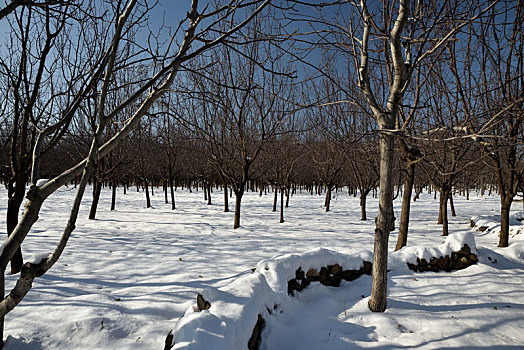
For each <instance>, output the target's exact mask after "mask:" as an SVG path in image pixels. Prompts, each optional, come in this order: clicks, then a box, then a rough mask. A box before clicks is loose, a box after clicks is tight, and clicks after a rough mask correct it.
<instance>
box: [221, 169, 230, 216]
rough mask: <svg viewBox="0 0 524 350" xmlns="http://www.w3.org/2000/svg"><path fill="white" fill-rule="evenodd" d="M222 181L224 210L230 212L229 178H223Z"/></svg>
mask: <svg viewBox="0 0 524 350" xmlns="http://www.w3.org/2000/svg"><path fill="white" fill-rule="evenodd" d="M222 183H223V185H224V212H225V213H227V212H229V199H228V196H227V180H226V179H225V177H224V178H222Z"/></svg>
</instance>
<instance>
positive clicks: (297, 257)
mask: <svg viewBox="0 0 524 350" xmlns="http://www.w3.org/2000/svg"><path fill="white" fill-rule="evenodd" d="M363 261H373V255H372V254H371V252H369V251H364V252H360V253H357V254H355V255H354V256H350V255H345V254H341V253H338V252H336V251H332V250H329V249H325V248H315V249H313V250H311V251H309V252H306V253H295V254H285V255H280V256H276V257H273V258H272V259H269V260H262V261H260V262H259V263H258V264H257V267H256V272H257V273H261V274H263V275H264V276H265V277H266V279H267V282H268V284H269V285H270V286H271V288H272V289H273V290H274V291H275V292H276V293H287V281H289V280H290V279H292V278H295V271H296V270H297V269H298V268H299V267H302V270H303V271H308V270H309V269H317V270H319V269H320V268H321V267H324V266H328V265H334V264H339V265H340V266H342V267H343V268H344V270H358V269H360V268H361V267H362V265H363V264H362V262H363Z"/></svg>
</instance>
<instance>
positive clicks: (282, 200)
mask: <svg viewBox="0 0 524 350" xmlns="http://www.w3.org/2000/svg"><path fill="white" fill-rule="evenodd" d="M283 222H284V188H283V187H280V223H283Z"/></svg>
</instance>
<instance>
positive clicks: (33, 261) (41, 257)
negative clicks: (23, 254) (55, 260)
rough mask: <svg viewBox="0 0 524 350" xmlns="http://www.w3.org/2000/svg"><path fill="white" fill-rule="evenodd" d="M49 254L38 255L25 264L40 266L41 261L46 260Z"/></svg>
mask: <svg viewBox="0 0 524 350" xmlns="http://www.w3.org/2000/svg"><path fill="white" fill-rule="evenodd" d="M49 255H51V253H39V254H35V255H33V256H31V258H29V260H27V262H29V263H31V264H40V263H41V262H42V260H44V259H47V258H48V257H49Z"/></svg>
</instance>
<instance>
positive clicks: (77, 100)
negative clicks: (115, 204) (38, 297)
mask: <svg viewBox="0 0 524 350" xmlns="http://www.w3.org/2000/svg"><path fill="white" fill-rule="evenodd" d="M137 3H138V1H136V0H130V1H128V2H127V3H126V4H123V3H122V2H120V1H119V2H117V3H114V2H111V3H110V4H108V6H109V8H108V9H107V10H108V11H107V12H105V13H104V15H105V16H107V17H105V18H103V20H102V19H100V22H99V23H98V24H102V25H105V26H107V27H105V28H103V33H104V35H102V36H101V38H105V37H106V35H107V38H108V39H109V40H107V41H105V40H100V38H98V37H97V38H96V40H97V43H98V44H99V45H97V46H95V47H97V48H99V49H100V51H99V53H100V54H99V55H98V56H95V59H93V62H92V64H93V67H94V69H93V70H91V71H89V70H87V72H86V73H85V76H81V77H82V79H77V80H74V82H75V86H74V87H72V88H71V93H70V94H69V95H68V96H70V98H69V101H70V103H69V104H67V105H62V106H61V108H60V109H61V113H59V114H58V115H59V117H58V118H57V119H56V120H51V121H50V122H49V123H46V124H45V125H40V126H39V125H38V123H33V126H34V128H35V129H34V132H35V134H36V137H35V138H34V140H35V141H34V147H33V148H32V150H33V151H32V154H31V155H27V154H26V155H25V156H26V157H28V159H29V161H28V162H29V165H28V166H29V167H30V168H31V172H30V174H31V186H30V188H29V190H28V191H27V192H26V198H27V203H26V206H25V210H24V212H23V214H22V216H21V217H20V219H19V220H18V224H17V225H16V227H15V228H14V229H13V231H12V232H11V235H10V236H9V237H8V239H7V240H6V241H5V244H4V249H3V251H2V253H1V254H0V266H1V268H2V274H1V283H0V289H1V290H2V291H3V290H4V274H5V269H6V267H7V265H8V263H9V261H10V260H11V259H12V258H13V256H14V255H15V253H16V252H17V251H18V250H19V248H20V245H21V244H22V242H23V241H24V239H25V237H26V236H27V234H28V232H29V230H30V229H31V227H32V226H33V225H34V224H35V222H36V221H37V220H38V214H39V211H40V208H41V206H42V203H43V202H44V201H45V200H46V199H47V198H48V197H49V196H50V195H51V194H52V193H53V192H55V191H56V190H57V189H59V188H60V187H61V186H63V185H65V184H66V183H68V182H69V181H71V180H72V179H74V178H75V177H77V176H79V175H82V177H81V180H80V184H79V186H78V188H77V190H78V192H77V196H76V197H75V200H74V203H73V206H72V209H71V214H70V218H69V220H68V223H67V225H66V228H65V229H64V232H63V235H62V237H61V239H60V241H59V243H58V244H57V246H56V248H55V250H54V252H53V253H51V254H50V255H49V256H48V257H47V258H45V259H43V260H42V261H40V262H36V263H31V262H27V263H25V264H24V265H23V266H22V270H21V274H20V277H19V279H18V281H17V283H16V285H15V286H14V288H13V289H12V291H11V292H10V293H9V294H8V295H7V296H6V297H5V298H3V300H2V301H1V302H0V316H1V317H2V318H3V317H4V316H5V315H6V314H7V313H8V312H10V311H11V310H12V309H13V308H14V307H16V306H17V305H18V303H20V302H21V300H22V299H23V298H24V296H25V295H26V293H27V292H28V291H29V290H30V289H31V286H32V283H33V280H34V279H35V278H36V277H38V276H42V275H43V274H45V273H46V271H48V270H49V269H50V268H51V267H52V266H53V265H54V264H55V263H56V261H57V260H58V259H59V257H60V255H61V254H62V252H63V250H64V248H65V246H66V244H67V242H68V240H69V237H70V235H71V232H72V231H73V230H74V229H75V223H76V219H77V216H78V210H79V206H80V202H81V199H82V196H83V194H84V191H85V188H86V185H87V181H88V179H89V177H90V176H91V174H92V171H93V168H94V164H95V163H96V160H97V159H100V158H102V157H104V156H105V155H106V154H107V153H109V152H110V151H111V150H112V149H113V148H114V147H116V146H117V145H118V144H119V143H120V142H122V141H123V140H124V139H125V138H126V136H127V135H129V133H130V132H131V131H132V130H133V128H134V127H135V126H136V125H137V124H138V123H139V122H140V120H141V118H142V117H143V116H144V115H145V114H146V112H147V111H148V110H149V109H150V108H151V107H152V106H153V104H154V103H155V102H156V101H157V100H158V99H159V98H160V96H162V95H163V94H164V93H165V92H166V91H167V89H168V88H169V87H170V86H171V85H172V84H173V81H174V80H175V77H176V76H177V73H178V72H179V70H180V67H181V65H182V64H183V63H184V62H187V61H189V60H191V59H193V58H195V57H197V56H199V55H201V54H202V53H203V52H205V51H206V50H208V49H210V48H212V47H214V46H216V45H218V44H221V43H222V42H223V41H224V40H225V39H226V38H228V37H229V36H230V35H231V34H233V33H237V32H238V31H239V30H240V29H241V28H242V27H244V26H245V25H246V24H247V23H248V22H249V21H251V19H252V18H254V17H255V16H256V15H257V14H258V13H259V12H261V11H262V10H263V9H264V8H265V7H266V6H267V5H268V3H269V1H260V2H258V1H255V2H253V1H251V2H249V3H247V2H243V1H241V2H235V3H233V4H226V5H225V6H223V7H218V8H217V9H216V10H209V12H206V11H207V8H206V10H204V11H203V12H202V13H199V12H198V1H197V0H193V1H192V3H191V7H190V11H189V12H188V15H187V18H185V19H184V20H182V22H181V23H180V25H179V27H178V28H179V29H180V28H182V27H183V26H184V27H185V32H184V33H183V34H184V35H183V38H182V39H181V42H180V44H179V45H178V51H177V52H176V53H174V54H171V53H170V52H167V53H166V54H165V55H164V57H163V60H162V65H161V66H158V67H156V69H155V70H154V71H153V72H152V75H150V76H149V77H148V79H147V80H146V81H141V82H138V83H137V84H136V85H137V86H136V88H135V89H134V92H133V93H132V94H131V95H129V96H127V97H126V98H125V99H123V100H122V101H121V102H120V104H119V105H118V106H117V107H116V108H113V109H111V110H107V109H106V108H105V107H106V100H107V96H108V94H107V93H108V91H109V90H110V89H111V88H113V85H112V83H113V79H111V78H112V77H113V74H114V72H115V70H116V69H118V65H117V63H118V60H117V57H118V55H119V53H120V52H121V51H120V50H121V48H122V47H121V45H120V43H121V41H122V39H124V38H125V37H126V34H127V33H128V32H127V30H126V28H128V26H133V25H137V23H139V21H140V19H141V18H142V16H141V13H143V12H144V11H146V12H147V11H148V10H149V8H148V7H147V5H141V4H137ZM247 5H249V6H250V7H249V8H247ZM64 6H68V5H67V4H66V5H64ZM144 6H145V7H144ZM238 9H245V11H242V14H243V15H245V16H242V15H241V14H240V12H239V11H238ZM83 10H84V11H85V9H83ZM137 10H138V13H137V12H136V11H137ZM24 11H25V10H24ZM59 13H69V12H66V11H65V10H64V9H62V11H60V12H59ZM235 14H237V15H238V16H235ZM240 17H242V19H241V20H240V21H239V22H237V21H236V19H238V18H240ZM43 18H44V19H45V18H46V17H45V15H44V17H43ZM53 18H54V17H53ZM93 18H95V19H97V20H98V19H99V18H100V17H97V16H93ZM213 18H214V19H213ZM217 18H218V20H217ZM233 18H234V20H233ZM224 21H225V22H227V23H228V24H230V26H229V27H226V28H225V30H221V31H220V32H219V33H217V31H215V30H214V29H215V28H216V26H217V24H218V23H223V22H224ZM24 23H25V22H24ZM58 25H59V26H60V25H61V24H60V23H59V24H58ZM199 26H202V29H201V30H200V31H199V32H197V31H196V29H197V27H199ZM55 29H56V28H54V27H53V29H52V30H48V31H47V30H46V31H44V33H46V32H48V33H47V34H48V35H49V33H51V34H53V33H54V32H55ZM175 37H177V36H175ZM204 38H205V39H204ZM80 40H81V39H80ZM44 47H45V46H44ZM40 56H41V55H40ZM40 56H36V57H40ZM137 60H138V61H143V59H137ZM95 61H96V64H95ZM76 63H77V66H78V67H80V66H82V68H85V67H86V66H88V65H90V64H91V63H90V62H85V61H83V62H82V60H81V57H80V56H78V62H76ZM84 71H85V70H84ZM7 75H8V76H9V74H7ZM15 77H16V75H15ZM15 82H16V80H15ZM15 87H17V85H13V88H14V92H15V94H17V93H18V92H19V90H17V89H15ZM75 87H76V88H75ZM95 92H96V96H97V99H98V106H99V108H98V109H97V111H96V113H97V114H96V117H95V118H93V121H94V122H95V123H94V124H93V130H94V132H93V138H92V143H91V146H90V150H89V155H88V157H87V158H86V159H85V160H83V161H82V162H80V163H78V164H76V165H75V166H73V167H72V168H70V169H68V170H66V171H65V172H63V173H62V174H60V175H58V176H56V177H54V178H52V179H50V180H48V181H47V182H46V183H45V184H42V183H40V182H38V180H39V179H40V160H41V154H42V150H43V148H44V146H45V142H46V141H47V142H49V141H48V138H49V137H50V136H53V135H54V134H56V133H57V132H59V131H60V130H63V129H64V128H65V127H66V126H67V125H69V123H70V122H71V120H72V118H73V116H74V115H75V114H76V112H77V110H78V107H79V105H81V104H82V103H83V102H84V100H85V98H86V96H88V95H90V94H93V93H95ZM52 101H55V100H54V99H53V100H52ZM137 101H139V103H136V102H137ZM134 104H136V105H138V107H137V108H136V109H135V110H134V111H128V112H131V113H130V114H129V117H128V119H127V121H126V123H125V124H124V125H123V126H122V128H121V130H120V131H119V132H118V133H117V134H116V135H115V136H114V137H112V138H111V139H110V140H109V141H107V142H106V143H104V144H102V142H101V141H102V136H103V134H104V132H105V129H106V127H107V126H108V125H109V124H110V122H111V121H112V120H113V119H114V118H115V117H116V116H117V115H119V114H120V113H123V112H124V111H125V109H126V108H128V107H129V106H131V105H134ZM29 117H32V116H31V114H29ZM21 137H22V135H19V136H18V137H16V138H14V139H15V140H17V141H16V142H19V141H20V140H22V141H24V142H25V139H24V138H21ZM24 184H25V183H24V182H21V183H17V186H16V187H24V186H23V185H24ZM2 328H3V327H2ZM1 335H2V336H3V334H1Z"/></svg>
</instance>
